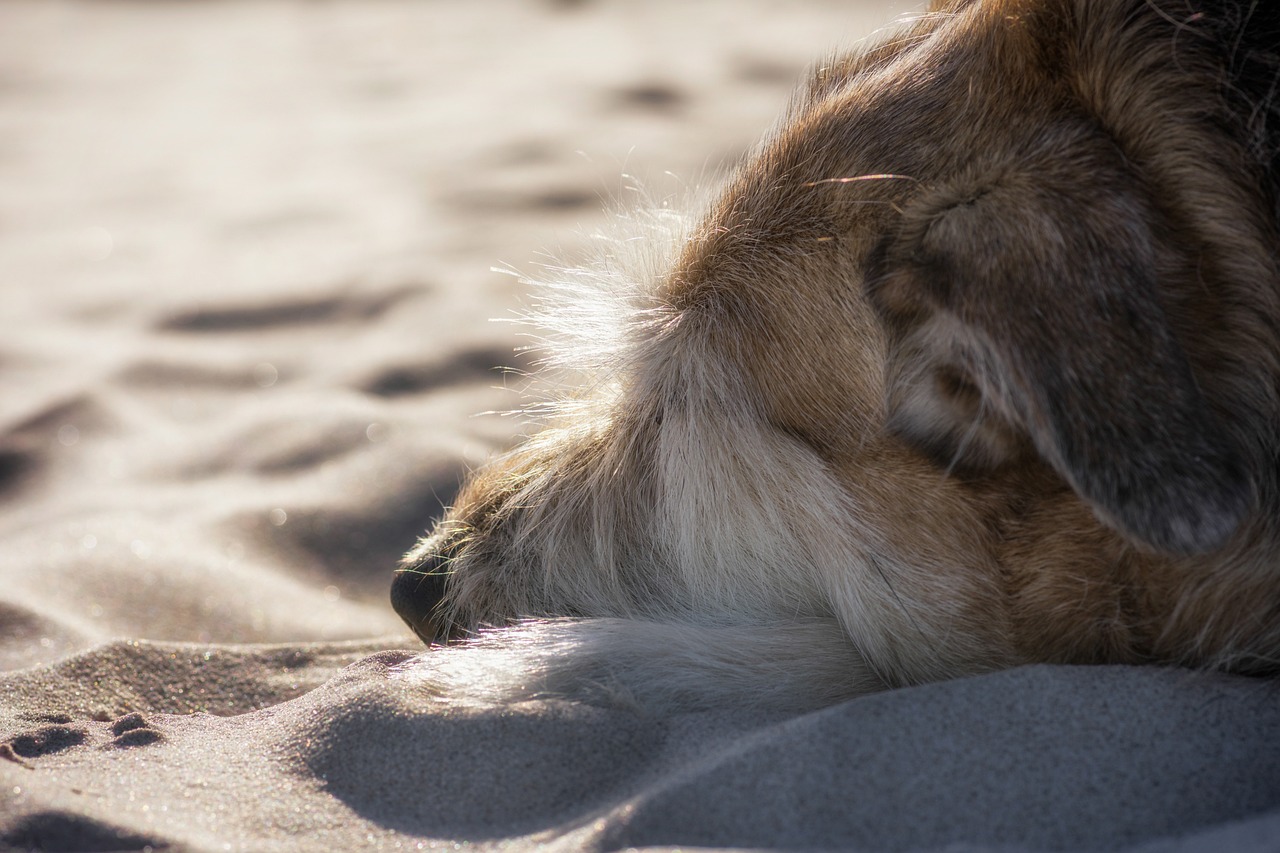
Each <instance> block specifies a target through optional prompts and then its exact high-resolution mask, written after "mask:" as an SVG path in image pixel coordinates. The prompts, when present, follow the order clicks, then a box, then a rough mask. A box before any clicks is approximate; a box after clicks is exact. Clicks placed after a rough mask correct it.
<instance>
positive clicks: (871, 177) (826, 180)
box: [801, 174, 920, 187]
mask: <svg viewBox="0 0 1280 853" xmlns="http://www.w3.org/2000/svg"><path fill="white" fill-rule="evenodd" d="M855 181H912V182H914V183H917V184H918V183H920V179H919V178H913V177H911V176H910V175H892V174H882V175H855V176H854V177H851V178H823V179H822V180H820V181H809V182H808V183H805V184H802V185H801V186H806V187H816V186H818V185H820V184H851V183H854V182H855Z"/></svg>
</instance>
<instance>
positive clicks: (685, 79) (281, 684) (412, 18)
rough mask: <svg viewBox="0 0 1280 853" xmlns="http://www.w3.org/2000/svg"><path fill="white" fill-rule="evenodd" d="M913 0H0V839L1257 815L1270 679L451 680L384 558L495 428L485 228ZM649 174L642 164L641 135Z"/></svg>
mask: <svg viewBox="0 0 1280 853" xmlns="http://www.w3.org/2000/svg"><path fill="white" fill-rule="evenodd" d="M909 9H910V5H909V4H905V3H903V4H900V5H898V6H895V5H893V4H888V5H886V4H882V3H871V2H863V3H848V2H845V3H837V2H831V3H820V2H808V3H805V4H804V5H798V6H797V5H793V4H783V3H769V2H764V0H752V2H730V0H712V2H705V3H698V4H687V3H678V2H662V1H661V0H659V2H651V3H645V4H623V3H606V2H567V0H565V1H564V2H544V3H534V2H527V3H508V2H500V0H493V2H485V3H473V4H461V3H454V4H447V3H443V2H420V3H410V2H383V0H373V2H363V1H362V0H338V2H194V3H158V2H138V3H126V2H81V3H73V2H12V1H11V2H5V3H3V4H0V318H3V322H4V326H5V334H4V336H3V339H0V388H3V392H2V393H0V670H3V672H0V848H3V847H4V846H5V845H7V846H8V847H10V848H16V849H49V850H122V849H124V850H133V849H148V848H150V849H159V848H171V849H192V850H225V849H233V850H234V849H240V850H255V851H256V850H277V849H278V850H291V849H365V848H368V849H379V848H395V849H404V848H410V849H415V848H448V849H456V847H457V846H458V845H461V846H464V847H466V846H472V847H477V848H486V847H491V846H492V847H498V846H501V847H504V848H506V849H525V848H533V847H537V846H544V847H546V848H548V849H552V850H578V849H617V848H623V847H628V846H656V847H676V846H681V847H685V848H688V847H690V846H698V845H702V846H709V847H779V848H790V849H862V850H921V849H923V850H940V849H947V850H1064V849H1089V850H1111V849H1131V850H1142V851H1210V850H1226V849H1234V850H1240V851H1272V850H1276V849H1280V695H1278V692H1277V690H1276V688H1275V686H1274V685H1271V684H1267V683H1262V682H1255V681H1248V680H1243V679H1232V678H1221V677H1210V676H1204V675H1197V674H1190V673H1184V672H1170V671H1157V670H1130V669H1071V668H1049V667H1040V668H1031V669H1026V670H1019V671H1014V672H1009V673H1003V674H999V675H995V676H990V677H986V678H978V679H969V680H964V681H957V682H952V683H948V684H938V685H931V686H927V687H922V688H917V689H911V690H901V691H896V692H892V693H886V694H882V695H878V696H872V697H868V698H866V699H864V700H859V701H857V702H852V703H849V704H847V705H844V706H840V707H837V708H833V709H830V710H828V711H825V712H822V713H819V714H813V715H809V716H806V717H801V718H799V719H792V720H780V719H774V718H769V717H767V716H762V715H758V714H757V715H753V714H747V713H744V712H738V711H735V710H733V709H726V710H725V711H724V712H721V713H715V714H706V713H703V714H689V715H686V716H683V717H678V718H673V719H651V718H644V717H637V716H635V715H632V714H629V713H627V712H623V711H611V710H602V709H598V708H588V707H581V706H574V705H568V704H564V703H555V702H543V703H528V704H524V705H521V706H519V707H517V708H512V709H507V710H502V711H492V712H481V711H476V712H468V713H454V714H443V713H441V712H440V711H439V710H438V708H436V707H435V706H433V705H431V704H430V703H429V702H427V701H425V699H424V698H423V697H421V696H418V695H416V694H415V693H414V692H413V690H411V689H409V688H407V687H406V686H405V685H404V684H403V683H401V682H397V681H395V680H391V679H388V678H387V677H386V672H387V668H388V667H389V666H390V665H393V664H394V663H396V662H398V661H400V660H403V659H404V658H406V657H407V656H408V655H409V654H410V653H412V652H415V651H417V650H420V647H419V645H418V643H417V642H416V640H414V638H413V637H412V635H410V634H409V633H408V632H407V631H406V630H404V628H403V627H402V625H401V624H400V622H399V620H398V619H397V618H396V617H395V615H394V614H393V613H392V612H391V609H390V607H389V606H388V603H387V590H388V587H389V583H390V577H391V574H390V573H391V569H392V567H393V566H394V564H395V560H396V558H397V557H398V555H399V554H400V553H402V552H403V551H404V550H406V549H407V548H408V547H409V546H410V545H411V544H412V542H413V540H414V538H415V537H416V536H417V535H418V534H419V533H421V532H422V531H423V530H424V529H425V528H426V527H427V526H428V525H429V523H430V520H431V519H432V517H433V516H435V515H437V514H438V513H439V511H440V509H441V507H442V505H443V504H445V503H447V502H448V500H449V498H450V496H451V495H452V494H453V492H454V490H455V488H456V483H457V480H458V477H459V476H460V474H461V473H462V471H464V470H465V468H466V467H467V466H469V465H475V464H478V463H480V462H481V461H483V459H484V458H485V457H486V455H487V454H489V453H490V452H491V451H493V450H494V449H496V448H499V447H502V446H505V445H507V444H509V443H510V442H511V441H513V440H514V438H515V436H516V435H517V434H518V432H519V430H520V424H519V423H518V422H517V421H516V420H515V419H512V418H504V417H500V416H479V417H477V416H476V413H480V412H487V411H501V410H507V409H511V408H513V407H515V406H517V405H519V404H520V399H519V397H518V396H517V395H516V393H515V392H514V391H512V390H508V389H507V388H505V387H504V385H505V384H506V383H507V379H506V378H505V376H504V374H502V373H501V372H498V371H495V370H493V367H494V366H495V365H517V366H518V364H519V362H518V360H517V358H516V357H515V356H513V354H512V351H513V348H514V347H516V346H517V345H519V344H520V342H521V340H520V338H519V337H518V332H517V330H516V329H515V328H513V327H512V326H510V325H508V324H502V323H491V322H488V320H489V318H492V317H499V318H501V317H509V316H511V315H512V313H513V312H515V311H517V310H518V309H519V307H520V305H521V290H522V288H521V286H520V285H519V283H518V282H517V281H516V279H515V278H514V277H513V276H509V275H502V274H499V273H495V272H493V271H492V270H491V268H492V267H494V266H499V267H510V268H514V269H516V270H523V271H531V270H532V271H536V268H537V263H538V262H539V258H541V257H545V256H544V255H542V254H540V253H542V252H544V251H548V250H549V251H550V252H552V253H553V254H554V255H556V256H559V257H565V258H568V259H570V260H572V259H573V258H574V257H576V256H578V255H580V254H581V253H582V252H583V251H584V249H585V247H586V245H587V244H588V243H589V242H590V234H591V233H592V231H593V229H595V228H596V227H597V226H599V225H600V224H601V223H602V222H603V221H604V213H603V211H604V209H605V208H606V207H607V206H609V205H610V204H612V203H614V200H620V201H618V203H621V204H626V203H627V197H628V191H627V190H626V189H625V187H626V186H627V185H628V183H629V182H630V181H631V180H632V179H629V178H626V177H624V175H634V176H635V177H636V178H638V179H639V180H641V181H643V183H644V185H645V186H646V187H647V191H648V193H649V195H650V196H651V197H653V198H655V199H658V200H663V199H666V198H668V197H670V198H673V199H674V198H678V197H679V196H681V195H682V194H685V193H687V192H688V187H690V186H695V185H698V184H699V183H702V182H705V181H709V180H713V179H714V175H715V174H717V169H718V167H719V164H721V163H723V162H725V161H726V160H732V159H733V158H734V157H736V156H738V155H740V154H741V153H742V152H743V151H745V150H746V149H747V148H748V147H749V146H750V145H751V144H752V143H753V142H754V141H755V139H756V138H757V137H758V136H759V135H760V134H761V133H762V132H763V131H764V130H765V129H766V128H767V127H768V126H769V124H770V123H771V122H772V121H773V119H774V118H775V117H776V116H777V114H778V113H779V112H780V111H781V110H782V108H783V106H784V105H785V103H786V99H787V93H788V91H789V90H790V88H791V87H792V85H793V84H794V83H795V81H796V80H797V79H798V76H799V74H800V72H801V71H802V69H803V68H804V67H805V65H807V64H808V63H810V62H811V61H813V60H815V59H816V58H818V57H819V56H821V55H822V54H823V53H824V52H826V51H827V50H829V49H834V48H836V47H837V46H840V45H846V46H847V45H851V44H853V43H854V42H855V41H856V40H857V39H858V38H860V37H862V36H864V35H866V34H867V33H869V32H870V31H871V30H873V29H874V28H875V27H876V26H878V25H879V24H881V23H884V22H886V21H888V20H890V19H891V18H892V17H893V16H894V15H895V14H897V13H899V12H904V11H908V10H909ZM668 173H670V174H668Z"/></svg>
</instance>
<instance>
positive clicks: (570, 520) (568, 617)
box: [393, 0, 1280, 709]
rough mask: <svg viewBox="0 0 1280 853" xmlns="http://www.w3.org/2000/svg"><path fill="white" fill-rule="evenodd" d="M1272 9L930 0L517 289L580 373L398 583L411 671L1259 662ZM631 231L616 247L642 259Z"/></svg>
mask: <svg viewBox="0 0 1280 853" xmlns="http://www.w3.org/2000/svg"><path fill="white" fill-rule="evenodd" d="M1278 51H1280V16H1278V14H1277V12H1275V11H1268V10H1267V9H1266V8H1265V6H1264V4H1262V3H1260V2H1258V3H1250V2H1244V0H1241V1H1240V2H1211V0H970V1H969V2H966V0H952V2H942V3H940V4H937V5H936V6H935V8H933V9H932V10H931V11H930V12H929V13H928V14H926V15H923V16H921V17H919V18H917V19H915V20H914V21H911V22H908V23H906V24H905V25H904V26H902V27H901V28H899V29H897V30H895V31H894V32H893V33H892V34H891V35H890V36H889V37H887V38H886V39H885V40H884V41H882V42H880V43H879V44H877V45H875V46H872V47H870V48H869V49H865V50H863V51H860V52H858V53H855V54H852V55H849V56H846V57H840V58H836V59H832V60H830V61H827V62H824V63H822V64H820V65H819V67H818V68H817V69H816V71H815V72H814V73H813V74H812V77H811V78H810V80H809V82H808V86H807V88H806V89H805V90H804V91H803V92H802V93H801V94H800V95H799V96H798V97H797V100H796V103H795V104H794V105H793V107H792V109H791V111H790V113H789V115H788V116H787V117H786V118H785V120H784V121H783V122H782V123H781V124H780V126H779V127H778V129H777V130H776V131H775V132H774V133H772V134H771V135H770V136H769V137H768V138H767V139H766V140H765V141H764V142H763V143H762V144H761V146H760V147H759V148H758V150H757V151H756V152H755V153H754V154H752V155H751V156H750V157H749V158H748V159H747V160H746V162H744V163H743V164H742V165H741V167H740V168H739V169H738V171H737V172H736V173H735V174H734V175H733V177H732V178H731V179H730V180H729V182H728V183H727V185H726V186H725V187H724V188H723V189H722V190H721V191H720V193H719V195H718V196H717V197H716V198H715V199H714V200H713V201H712V202H711V203H710V204H709V205H707V206H706V208H705V210H704V211H703V212H702V213H700V214H698V215H695V216H690V217H687V218H681V217H677V216H675V215H672V214H653V215H650V216H648V217H644V216H638V217H635V221H637V222H639V223H640V227H639V229H638V230H639V231H640V232H641V236H642V237H643V239H642V240H639V241H637V240H635V239H629V240H623V241H619V242H617V243H615V244H614V249H613V251H612V253H611V254H609V255H607V256H606V257H603V258H601V259H600V261H599V262H598V263H597V264H596V265H595V266H594V267H591V268H588V269H586V270H580V271H576V272H574V271H566V272H565V274H564V275H563V276H562V278H561V279H560V280H558V281H555V282H551V283H549V284H548V286H547V290H548V291H549V292H551V293H553V294H558V295H559V296H561V297H565V298H560V299H558V300H553V301H552V307H550V308H548V310H546V311H545V312H544V316H543V317H542V318H541V322H542V323H544V324H546V325H550V326H552V327H558V328H559V331H560V341H561V349H559V350H558V351H556V354H555V355H553V360H555V361H557V365H558V366H560V367H571V368H577V369H580V370H581V371H582V375H583V380H582V382H581V383H580V384H579V385H577V386H576V387H577V389H578V390H577V391H575V392H572V393H569V394H567V395H565V397H564V399H562V400H560V401H558V402H557V403H555V404H554V405H553V406H552V407H551V412H550V415H549V424H548V425H547V427H546V428H545V429H544V430H543V431H541V432H540V433H538V434H537V435H535V436H534V437H533V438H531V439H530V440H529V441H528V442H527V443H525V444H524V445H523V446H521V447H519V448H517V449H516V450H514V451H512V452H511V453H509V454H508V455H506V456H503V457H502V458H500V459H497V460H495V461H494V462H492V463H491V464H490V465H489V466H487V467H486V468H484V469H483V470H482V471H480V472H479V473H478V474H477V475H475V476H474V477H473V478H472V479H471V480H470V481H469V482H468V483H467V484H465V486H464V488H463V490H462V492H461V493H460V495H459V497H458V499H457V502H456V504H455V506H454V507H453V508H452V509H451V510H450V511H449V512H448V514H447V516H446V517H445V519H444V520H443V521H441V522H440V523H439V524H438V526H437V527H436V529H435V530H434V532H433V533H432V534H431V535H429V536H428V537H427V538H425V539H424V540H422V541H421V542H420V543H419V544H418V546H417V547H416V548H415V549H414V550H413V551H412V552H411V553H410V554H409V555H408V557H407V558H406V560H405V562H404V564H403V566H402V568H401V570H400V574H399V575H398V577H397V579H396V582H395V584H394V587H393V602H394V604H395V606H396V608H397V610H398V611H399V612H400V613H401V615H402V616H403V617H404V618H405V619H406V621H407V622H408V623H409V624H410V625H411V627H413V629H414V630H415V631H416V632H417V633H418V634H419V635H420V636H422V637H423V638H424V639H425V640H427V641H428V642H433V643H434V642H440V643H444V642H446V641H449V642H450V643H451V645H450V646H448V647H446V648H440V649H432V650H431V651H429V652H427V653H426V654H425V655H423V656H422V657H420V658H419V659H418V660H417V661H416V662H415V663H414V664H413V665H412V666H411V667H410V668H409V670H408V672H410V673H412V674H413V675H414V676H415V677H417V678H419V679H420V680H421V681H422V682H423V683H424V684H428V685H431V686H432V687H433V689H436V690H439V691H440V692H441V694H442V695H446V696H449V695H452V696H473V697H486V698H487V699H498V700H507V701H509V700H513V699H520V698H525V697H530V696H538V695H564V696H573V697H588V698H590V697H591V696H599V697H604V698H605V699H607V700H609V701H631V702H635V703H638V704H640V705H642V706H645V707H652V708H660V709H661V708H670V707H714V706H717V705H720V704H723V703H728V702H732V703H738V704H743V703H756V704H762V705H770V706H778V707H786V708H795V709H799V708H811V707H818V706H822V705H825V704H828V703H831V702H835V701H839V700H840V699H843V698H846V697H849V696H854V695H858V694H859V693H864V692H867V691H869V690H875V689H880V688H883V687H887V686H897V685H907V684H913V683H920V682H926V681H931V680H936V679H944V678H950V677H955V676H960V675H965V674H972V673H980V672H984V671H990V670H993V669H997V668H1003V667H1010V666H1015V665H1019V664H1023V663H1028V662H1059V663H1130V664H1133V663H1149V664H1173V665H1186V666H1195V667H1206V668H1215V669H1221V670H1229V671H1235V672H1244V673H1259V674H1270V673H1276V672H1278V671H1280V565H1278V564H1277V562H1278V561H1277V557H1278V555H1280V528H1278V526H1277V511H1278V510H1280V491H1278V489H1277V461H1278V456H1277V454H1278V453H1280V252H1278V251H1277V249H1278V247H1280V233H1278V228H1277V198H1278V197H1280V193H1278V192H1277V188H1278V182H1277V171H1276V153H1277V149H1278V147H1280V146H1278V145H1277V142H1278V140H1280V132H1278V131H1277V128H1278V127H1280V124H1277V121H1276V119H1277V116H1276V114H1275V113H1276V97H1275V92H1274V89H1275V86H1276V85H1277V74H1278V73H1280V62H1278V61H1277V52H1278ZM637 246H641V247H642V248H641V249H637Z"/></svg>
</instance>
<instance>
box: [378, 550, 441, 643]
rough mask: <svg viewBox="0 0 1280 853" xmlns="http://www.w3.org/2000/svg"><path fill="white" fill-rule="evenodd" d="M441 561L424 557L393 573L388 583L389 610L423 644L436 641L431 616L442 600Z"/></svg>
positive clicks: (436, 557) (438, 636)
mask: <svg viewBox="0 0 1280 853" xmlns="http://www.w3.org/2000/svg"><path fill="white" fill-rule="evenodd" d="M445 562H446V560H445V559H444V558H443V557H440V556H431V557H427V558H426V559H425V560H423V561H422V562H420V563H418V564H417V565H415V566H413V567H411V568H407V569H400V570H399V571H397V572H396V576H395V579H394V580H393V581H392V582H391V607H392V609H394V610H395V612H396V613H397V614H398V615H399V616H400V618H401V619H403V620H404V621H405V624H407V625H408V626H409V627H410V628H412V629H413V633H415V634H417V635H418V637H419V638H420V639H421V640H422V641H423V642H424V643H427V644H430V643H434V642H437V641H438V640H439V639H440V631H439V630H438V629H437V626H436V624H435V621H434V620H433V619H432V616H433V614H434V612H435V609H436V606H437V605H438V604H439V603H440V601H441V599H443V598H444V581H445V573H444V565H445Z"/></svg>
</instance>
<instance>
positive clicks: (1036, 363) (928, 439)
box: [868, 162, 1253, 554]
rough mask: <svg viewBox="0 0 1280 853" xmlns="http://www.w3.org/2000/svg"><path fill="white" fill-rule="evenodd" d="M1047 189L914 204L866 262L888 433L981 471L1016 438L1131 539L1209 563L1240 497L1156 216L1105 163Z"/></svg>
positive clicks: (1063, 176)
mask: <svg viewBox="0 0 1280 853" xmlns="http://www.w3.org/2000/svg"><path fill="white" fill-rule="evenodd" d="M1058 174H1059V177H1058V179H1055V177H1054V174H1053V173H1052V172H1051V171H1050V170H1049V169H1047V168H1046V169H1044V170H1040V169H1032V170H1028V171H1027V172H1026V173H1024V174H1021V175H1019V174H1012V175H1008V174H1007V175H1004V176H1003V177H1001V178H998V179H996V180H988V181H974V180H969V181H962V182H960V184H961V185H963V187H962V188H959V187H957V186H955V185H953V186H951V187H944V188H941V189H934V190H924V191H922V192H921V193H920V194H919V195H918V196H917V198H916V199H915V200H913V201H912V202H911V203H909V204H908V205H907V207H906V208H905V209H904V210H903V217H902V220H901V223H900V225H901V227H900V229H899V231H898V233H897V234H895V235H893V236H892V237H890V238H889V239H887V240H886V241H885V242H884V243H883V244H882V245H881V247H880V248H879V249H877V250H876V252H875V253H874V255H873V259H872V262H871V265H870V266H871V269H870V272H869V276H868V292H869V295H870V298H871V300H872V302H873V304H874V305H875V306H876V308H877V310H878V311H879V312H880V314H881V317H882V318H883V319H884V321H885V326H886V329H887V330H888V333H889V340H890V354H889V376H888V386H889V409H890V412H889V414H890V424H891V428H895V429H897V430H898V431H899V432H900V433H901V434H902V435H903V436H904V437H905V438H906V439H907V440H909V441H912V442H914V443H915V444H917V445H918V446H922V447H924V448H926V449H929V450H931V451H932V452H933V453H934V454H935V455H937V456H942V455H945V454H946V453H950V454H952V458H953V460H959V461H961V462H964V461H969V462H971V463H975V464H976V465H978V466H979V467H981V466H984V465H985V466H990V465H993V464H997V463H999V462H1000V461H1001V459H1002V458H1004V457H1005V456H1007V455H1008V454H1009V453H1012V452H1014V450H1015V449H1016V445H1017V441H1018V440H1019V439H1020V440H1021V441H1022V443H1023V444H1024V445H1025V444H1026V443H1027V442H1026V440H1027V438H1029V439H1030V443H1031V444H1032V445H1033V446H1034V449H1035V450H1036V451H1037V452H1038V453H1039V455H1040V456H1041V457H1043V459H1044V460H1045V461H1047V462H1048V463H1049V464H1050V465H1051V466H1052V467H1053V468H1054V469H1056V470H1057V472H1058V473H1059V474H1060V475H1061V476H1062V477H1063V478H1064V479H1065V480H1066V481H1067V483H1068V484H1069V485H1070V486H1071V487H1072V488H1073V489H1074V490H1075V491H1076V493H1077V494H1078V495H1080V497H1082V498H1083V499H1084V500H1085V501H1087V502H1088V503H1089V504H1090V505H1091V506H1092V507H1093V508H1094V510H1095V512H1096V514H1097V515H1098V516H1099V518H1100V519H1101V520H1102V521H1103V522H1104V523H1106V524H1108V525H1109V526H1111V527H1113V528H1114V529H1116V530H1117V531H1119V532H1120V533H1122V534H1124V535H1125V536H1127V537H1128V538H1130V539H1131V540H1133V541H1135V542H1138V543H1145V544H1146V545H1148V546H1150V547H1153V548H1155V549H1157V550H1160V551H1164V552H1167V553H1172V554H1185V553H1196V552H1204V551H1209V550H1213V549H1215V548H1217V547H1220V546H1222V545H1223V544H1224V543H1225V542H1226V540H1227V539H1228V538H1229V537H1230V536H1231V534H1232V533H1233V532H1234V531H1235V530H1236V528H1237V527H1238V526H1239V524H1240V523H1241V521H1242V520H1243V517H1244V515H1245V513H1246V512H1248V511H1249V508H1250V506H1251V503H1252V500H1253V486H1252V483H1251V481H1250V478H1249V476H1248V474H1247V473H1246V471H1245V468H1244V466H1243V464H1242V463H1241V461H1240V457H1239V454H1238V453H1237V452H1236V450H1235V449H1233V447H1231V446H1230V444H1229V441H1228V439H1227V437H1226V431H1225V430H1223V429H1221V428H1220V426H1219V421H1218V419H1217V417H1216V416H1215V414H1214V412H1213V411H1212V410H1211V409H1210V408H1209V406H1208V405H1207V403H1206V401H1205V398H1204V396H1203V394H1202V393H1201V391H1200V389H1199V387H1198V386H1197V384H1196V378H1195V375H1194V373H1193V371H1192V368H1191V365H1190V363H1189V360H1188V358H1187V355H1186V354H1185V352H1184V351H1183V349H1182V347H1181V346H1180V345H1179V343H1178V341H1177V340H1176V339H1175V337H1174V334H1173V332H1172V330H1171V328H1170V325H1169V323H1168V322H1167V321H1166V319H1165V314H1164V311H1163V309H1162V306H1161V301H1160V297H1159V293H1158V290H1157V282H1156V280H1155V270H1156V268H1157V264H1156V253H1157V252H1158V251H1161V249H1160V248H1159V247H1158V246H1157V237H1156V235H1155V234H1153V230H1152V226H1151V223H1152V222H1153V221H1154V219H1153V216H1152V211H1151V210H1150V208H1149V205H1148V204H1147V203H1146V201H1145V199H1144V198H1143V197H1142V195H1141V192H1140V190H1139V189H1138V188H1137V186H1136V183H1135V182H1134V181H1133V180H1132V179H1131V178H1128V176H1127V175H1124V174H1123V173H1122V172H1121V170H1120V169H1112V168H1109V164H1107V163H1105V162H1076V163H1074V164H1072V165H1071V167H1070V168H1065V169H1060V170H1059V173H1058ZM1082 174H1083V175H1088V176H1089V178H1090V180H1089V181H1088V182H1087V186H1085V185H1083V183H1084V182H1081V180H1080V175H1082Z"/></svg>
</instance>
